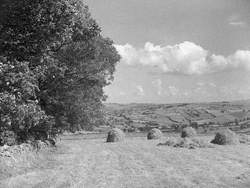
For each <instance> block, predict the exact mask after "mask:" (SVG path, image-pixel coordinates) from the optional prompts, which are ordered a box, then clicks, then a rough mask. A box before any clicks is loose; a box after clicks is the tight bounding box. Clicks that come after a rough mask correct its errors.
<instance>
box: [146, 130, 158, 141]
mask: <svg viewBox="0 0 250 188" xmlns="http://www.w3.org/2000/svg"><path fill="white" fill-rule="evenodd" d="M161 137H162V132H161V130H160V129H156V128H154V129H151V130H150V131H149V132H148V135H147V139H148V140H152V139H160V138H161Z"/></svg>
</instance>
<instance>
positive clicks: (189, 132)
mask: <svg viewBox="0 0 250 188" xmlns="http://www.w3.org/2000/svg"><path fill="white" fill-rule="evenodd" d="M196 134H197V133H196V130H195V129H194V128H193V127H186V128H184V129H183V130H182V132H181V137H182V138H185V137H194V136H196Z"/></svg>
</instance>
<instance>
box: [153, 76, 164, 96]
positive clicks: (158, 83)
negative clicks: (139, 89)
mask: <svg viewBox="0 0 250 188" xmlns="http://www.w3.org/2000/svg"><path fill="white" fill-rule="evenodd" d="M152 83H153V85H154V86H155V87H156V89H157V95H162V90H163V88H162V81H161V79H156V80H154V81H152Z"/></svg>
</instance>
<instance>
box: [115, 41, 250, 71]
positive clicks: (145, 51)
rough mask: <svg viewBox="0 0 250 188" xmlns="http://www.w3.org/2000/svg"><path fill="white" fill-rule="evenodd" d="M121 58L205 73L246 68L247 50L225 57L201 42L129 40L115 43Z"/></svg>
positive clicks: (249, 61)
mask: <svg viewBox="0 0 250 188" xmlns="http://www.w3.org/2000/svg"><path fill="white" fill-rule="evenodd" d="M115 47H116V49H117V51H118V52H119V53H120V55H121V57H122V59H121V61H122V62H123V63H125V64H127V65H131V66H132V65H142V66H151V67H158V69H159V70H160V71H162V72H165V73H181V74H187V75H192V74H206V73H214V72H220V71H224V70H228V69H246V70H250V51H247V50H245V51H243V50H238V51H236V52H235V53H234V54H232V55H229V56H227V57H225V56H222V55H215V54H211V53H209V52H208V51H207V50H205V49H203V48H202V47H201V46H199V45H197V44H195V43H192V42H188V41H185V42H183V43H180V44H176V45H173V46H170V45H167V46H159V45H154V44H153V43H151V42H147V43H146V44H145V45H144V47H143V48H139V49H138V48H135V47H133V46H132V45H130V44H125V45H115Z"/></svg>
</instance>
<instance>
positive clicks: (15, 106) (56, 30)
mask: <svg viewBox="0 0 250 188" xmlns="http://www.w3.org/2000/svg"><path fill="white" fill-rule="evenodd" d="M100 32H101V29H100V27H99V26H98V25H97V23H96V22H95V20H94V19H92V18H91V15H90V13H89V11H88V7H87V6H85V5H84V4H83V3H82V1H80V0H21V1H20V0H13V1H8V0H3V1H2V2H1V5H0V58H1V59H0V123H1V124H0V131H1V132H3V131H6V130H12V131H14V132H15V133H16V134H17V135H18V139H19V140H20V141H23V140H27V139H29V138H30V137H32V139H41V138H42V139H47V138H48V137H51V136H55V134H56V133H57V132H58V131H61V130H64V129H69V130H73V129H75V128H76V127H78V128H80V129H83V128H84V129H92V127H93V126H95V125H97V124H101V123H103V117H102V101H103V100H105V99H106V96H105V95H104V92H103V87H105V86H106V85H108V84H109V83H110V81H112V79H113V73H114V71H115V65H116V63H117V62H118V61H119V59H120V56H119V55H118V54H117V51H116V50H115V48H114V47H113V42H112V41H111V40H110V39H107V38H104V37H102V36H101V34H100Z"/></svg>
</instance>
